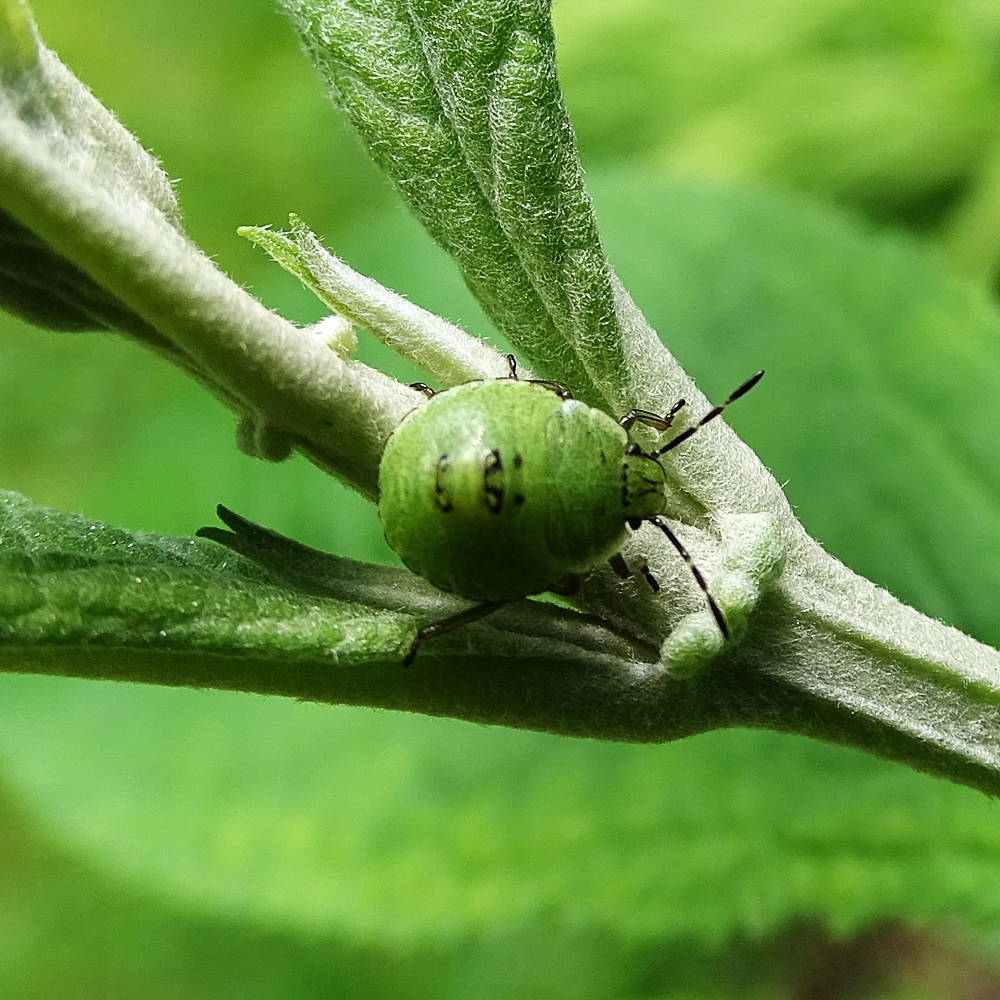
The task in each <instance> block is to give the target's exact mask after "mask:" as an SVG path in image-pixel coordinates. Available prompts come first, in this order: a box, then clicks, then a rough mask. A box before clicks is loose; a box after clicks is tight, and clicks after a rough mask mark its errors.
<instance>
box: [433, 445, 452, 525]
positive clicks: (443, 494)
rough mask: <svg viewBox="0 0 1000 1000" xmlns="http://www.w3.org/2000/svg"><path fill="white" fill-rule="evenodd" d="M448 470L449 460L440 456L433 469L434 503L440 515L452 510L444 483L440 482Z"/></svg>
mask: <svg viewBox="0 0 1000 1000" xmlns="http://www.w3.org/2000/svg"><path fill="white" fill-rule="evenodd" d="M450 468H451V460H450V459H449V458H448V456H447V455H442V456H441V457H440V458H439V459H438V460H437V465H436V466H435V467H434V502H435V503H436V504H437V505H438V509H439V510H440V511H441V513H442V514H449V513H451V509H452V504H451V499H450V498H449V497H448V492H447V490H445V488H444V483H442V482H441V477H442V476H443V475H444V474H445V473H446V472H447V471H448V470H449V469H450Z"/></svg>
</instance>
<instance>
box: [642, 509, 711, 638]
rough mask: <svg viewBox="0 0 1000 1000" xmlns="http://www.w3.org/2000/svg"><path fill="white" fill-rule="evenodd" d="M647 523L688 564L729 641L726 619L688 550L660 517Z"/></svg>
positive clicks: (651, 518)
mask: <svg viewBox="0 0 1000 1000" xmlns="http://www.w3.org/2000/svg"><path fill="white" fill-rule="evenodd" d="M646 520H647V521H649V523H650V524H655V525H656V526H657V527H658V528H659V529H660V531H662V532H663V533H664V534H665V535H666V536H667V538H668V539H670V544H671V545H673V547H674V548H675V549H677V552H678V554H679V555H680V557H681V558H682V559H683V560H684V562H686V563H687V564H688V569H689V570H691V574H692V576H694V579H695V582H696V583H697V584H698V586H699V587H701V590H702V593H703V594H704V595H705V600H706V601H708V608H709V610H710V611H711V612H712V617H713V618H714V619H715V621H716V624H717V625H718V626H719V631H720V632H721V633H722V637H723V638H724V639H726V640H727V641H728V640H729V637H730V634H729V626H728V625H727V624H726V619H725V618H724V617H723V615H722V611H721V609H720V608H719V605H718V604H716V603H715V598H714V597H713V596H712V595H711V593H710V592H709V589H708V584H707V583H705V578H704V577H703V576H702V575H701V570H700V569H698V567H697V566H696V565H695V564H694V560H693V559H692V558H691V556H690V555H688V550H687V549H686V548H684V546H683V544H681V540H680V539H679V538H678V537H677V536H676V535H675V534H674V533H673V532H672V531H671V530H670V526H669V525H668V524H667V522H666V521H664V520H663V518H662V517H647V518H646Z"/></svg>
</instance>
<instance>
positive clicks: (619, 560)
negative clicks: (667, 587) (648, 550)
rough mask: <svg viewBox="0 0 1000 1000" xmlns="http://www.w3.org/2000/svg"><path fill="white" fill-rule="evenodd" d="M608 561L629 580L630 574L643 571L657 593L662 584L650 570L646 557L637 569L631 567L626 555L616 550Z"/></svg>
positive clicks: (620, 574)
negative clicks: (626, 560)
mask: <svg viewBox="0 0 1000 1000" xmlns="http://www.w3.org/2000/svg"><path fill="white" fill-rule="evenodd" d="M608 563H609V564H610V565H611V568H612V569H613V570H614V571H615V572H616V573H617V574H618V575H619V576H620V577H621V578H622V579H623V580H627V579H628V578H629V577H630V576H635V574H636V573H641V574H642V575H643V577H644V578H645V580H646V583H648V584H649V588H650V590H652V591H653V593H654V594H655V593H656V592H657V591H658V590H659V589H660V584H659V582H658V581H657V579H656V577H655V576H653V574H652V573H651V572H650V570H649V563H647V562H646V560H645V559H643V560H642V562H641V563H639V564H638V565H637V566H636V567H635V569H632V568H630V566H629V564H628V563H627V562H625V557H624V556H623V555H622V554H621V553H620V552H616V553H615V554H614V555H613V556H612V557H611V558H610V559H609V560H608Z"/></svg>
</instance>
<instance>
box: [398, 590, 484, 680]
mask: <svg viewBox="0 0 1000 1000" xmlns="http://www.w3.org/2000/svg"><path fill="white" fill-rule="evenodd" d="M503 604H504V602H503V601H485V602H484V603H483V604H473V605H472V607H471V608H466V609H465V610H464V611H459V612H457V613H456V614H453V615H448V617H447V618H441V619H439V620H438V621H436V622H431V623H430V625H425V626H424V627H423V628H422V629H419V630H418V631H417V634H416V635H415V636H414V637H413V642H411V643H410V648H409V650H407V653H406V656H404V657H403V666H404V667H408V666H409V665H410V664H411V663H412V662H413V658H414V657H415V656H416V655H417V649H418V648H419V646H420V644H421V643H422V642H423V641H424V640H425V639H433V638H434V636H436V635H444V634H445V633H446V632H451V631H452V630H453V629H456V628H461V626H463V625H468V624H469V623H470V622H475V621H479V619H480V618H485V617H486V616H487V615H491V614H493V612H494V611H496V610H497V608H499V607H502V605H503Z"/></svg>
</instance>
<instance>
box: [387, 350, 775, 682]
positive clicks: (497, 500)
mask: <svg viewBox="0 0 1000 1000" xmlns="http://www.w3.org/2000/svg"><path fill="white" fill-rule="evenodd" d="M510 364H511V377H510V378H506V379H491V380H486V381H482V382H469V383H466V384H465V385H459V386H456V387H455V388H452V389H448V390H446V391H444V392H441V393H438V394H436V395H433V396H432V397H431V398H430V399H428V401H427V402H426V403H424V404H422V405H421V406H418V407H417V408H416V409H415V410H413V411H411V412H410V413H409V414H408V415H407V416H406V417H405V418H404V419H403V421H402V423H401V424H400V425H399V427H398V428H397V429H396V430H395V432H394V433H393V434H392V436H391V437H390V439H389V441H388V444H387V445H386V449H385V453H384V455H383V457H382V463H381V466H380V468H379V495H380V499H379V516H380V517H381V519H382V525H383V528H384V529H385V537H386V540H387V541H388V543H389V545H390V546H391V547H392V548H393V549H394V550H395V552H396V553H397V554H398V555H399V557H400V558H401V559H402V560H403V562H404V563H405V564H406V566H407V567H408V568H409V569H411V570H412V571H413V572H415V573H418V574H419V575H421V576H423V577H425V578H426V579H427V580H429V581H430V582H431V583H432V584H434V586H436V587H438V588H440V589H441V590H445V591H449V592H451V593H454V594H458V595H460V596H462V597H466V598H469V599H471V600H475V601H479V602H482V603H480V604H479V605H477V606H475V607H473V608H470V609H468V610H467V611H464V612H460V613H459V614H458V615H453V616H452V617H450V618H446V619H443V620H442V621H440V622H435V623H433V624H432V625H430V626H427V627H425V628H424V629H421V630H420V632H418V633H417V637H416V638H415V639H414V642H413V645H412V646H411V648H410V651H409V653H408V654H407V657H406V659H405V660H404V663H409V662H410V661H412V659H413V656H414V655H415V654H416V650H417V646H418V644H419V643H420V642H421V641H422V640H423V639H426V638H429V637H430V636H432V635H435V634H439V633H441V632H445V631H449V630H450V629H452V628H455V627H457V626H458V625H461V624H464V623H465V622H468V621H472V620H474V619H476V618H479V617H482V616H483V615H485V614H488V613H489V612H491V611H493V610H495V608H497V607H499V605H500V604H501V603H503V602H506V601H512V600H517V599H519V598H522V597H527V596H529V595H531V594H537V593H541V592H542V591H546V590H556V591H560V590H562V591H565V590H566V589H567V586H568V584H569V583H570V582H571V581H572V580H573V578H574V577H575V576H576V575H578V574H580V573H582V572H583V571H585V570H588V569H590V568H591V567H593V566H595V565H596V564H598V563H599V562H602V561H603V560H606V559H609V558H611V557H614V556H615V555H616V553H617V552H618V549H619V547H620V546H621V544H622V542H623V541H624V539H625V537H626V534H627V527H628V526H630V527H633V528H635V527H638V526H639V524H640V523H641V522H642V521H652V522H653V523H654V524H656V525H657V526H658V527H660V528H661V529H662V530H663V531H664V532H665V533H666V534H667V536H668V537H669V538H670V540H671V541H672V542H673V544H674V545H675V547H676V548H677V550H678V551H679V552H680V554H681V555H682V556H683V557H684V558H685V560H686V561H687V562H688V564H689V565H690V566H691V568H692V571H693V572H694V574H695V577H696V579H697V580H698V582H699V584H700V586H701V587H702V589H703V590H704V591H705V593H706V596H707V598H708V600H709V604H710V606H711V607H712V610H713V613H714V614H715V616H716V620H717V622H718V623H719V627H720V628H721V629H722V631H723V634H724V635H728V632H727V629H726V623H725V619H724V618H723V616H722V614H721V612H719V610H718V608H717V607H716V605H715V602H714V601H713V600H712V598H711V595H709V594H708V590H707V588H706V587H705V583H704V580H703V579H702V578H701V574H700V573H699V572H698V570H697V568H696V567H695V566H694V564H693V563H692V562H691V560H690V557H689V556H688V555H687V553H686V551H685V550H684V547H683V546H682V545H681V543H680V541H679V540H678V539H677V538H676V536H675V535H674V534H673V532H672V531H671V530H670V529H669V527H668V526H667V525H666V523H665V522H664V521H662V519H661V518H660V517H659V515H660V514H662V513H663V510H664V507H665V505H666V494H665V474H664V471H663V468H662V466H661V465H660V463H659V461H658V456H659V455H660V454H662V452H664V451H666V450H669V449H670V448H671V447H672V446H673V442H671V443H670V444H668V445H667V446H666V447H664V448H661V449H659V450H658V451H656V452H652V453H649V454H647V453H644V452H642V450H641V449H639V448H638V446H636V445H632V444H630V443H629V440H628V433H627V429H628V428H630V427H631V426H632V424H633V423H635V422H636V421H639V422H642V423H647V424H650V425H652V426H654V427H657V428H658V429H666V428H667V427H669V426H670V422H671V420H672V418H673V416H674V414H675V413H676V412H677V410H679V409H680V407H681V406H682V405H683V402H681V403H679V404H678V405H677V406H675V407H674V409H673V410H672V411H671V413H670V414H668V415H667V416H665V417H660V416H657V415H656V414H652V413H649V412H647V411H644V410H633V411H630V413H629V414H626V416H625V417H623V418H622V419H621V420H619V421H616V420H614V419H612V418H611V417H609V416H608V415H607V414H606V413H603V412H602V411H600V410H596V409H594V408H593V407H590V406H588V405H587V404H585V403H583V402H581V401H580V400H576V399H572V398H569V393H568V392H566V391H565V390H564V389H563V388H562V387H561V386H558V385H556V384H553V383H546V382H534V381H527V380H518V379H517V378H516V377H515V368H514V362H513V359H510ZM759 377H760V376H759V375H757V376H755V377H754V378H753V379H752V380H749V381H748V382H747V383H744V385H743V386H741V387H740V389H738V390H737V391H736V392H735V393H734V394H733V396H731V397H730V400H727V401H726V403H724V404H723V405H722V407H716V408H715V410H713V411H711V412H710V414H709V415H706V417H705V418H704V419H703V420H702V421H701V423H705V422H707V420H709V419H712V418H713V417H714V416H717V415H718V413H721V412H722V409H723V408H724V407H725V405H727V404H728V403H729V402H730V401H731V400H732V399H735V398H737V397H738V396H739V395H742V394H743V392H746V391H747V389H749V388H750V386H751V385H752V384H753V383H755V382H756V380H757V379H758V378H759ZM697 426H700V424H699V425H696V427H697ZM694 429H695V428H689V430H688V431H685V432H683V433H682V434H681V435H679V436H678V437H676V438H674V439H673V440H674V442H678V443H679V441H680V440H681V439H686V438H687V437H688V436H690V433H693V430H694ZM613 565H615V566H616V568H618V569H619V570H622V569H624V560H622V559H621V558H620V557H618V559H617V560H616V561H613ZM643 571H644V572H645V574H646V578H647V580H649V582H650V584H651V585H652V586H654V587H656V582H655V580H653V578H652V576H651V575H650V574H649V573H648V570H645V568H643ZM625 573H626V575H627V570H626V571H625Z"/></svg>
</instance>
